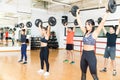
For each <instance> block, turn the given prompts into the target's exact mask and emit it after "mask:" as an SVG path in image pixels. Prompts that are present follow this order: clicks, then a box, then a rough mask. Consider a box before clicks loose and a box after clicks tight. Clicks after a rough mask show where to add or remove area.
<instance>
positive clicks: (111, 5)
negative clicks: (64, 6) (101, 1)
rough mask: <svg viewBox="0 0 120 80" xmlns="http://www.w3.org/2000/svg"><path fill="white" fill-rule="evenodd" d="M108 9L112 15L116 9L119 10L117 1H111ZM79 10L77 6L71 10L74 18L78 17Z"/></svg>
mask: <svg viewBox="0 0 120 80" xmlns="http://www.w3.org/2000/svg"><path fill="white" fill-rule="evenodd" d="M107 7H108V10H107V11H109V12H111V13H114V12H115V11H116V8H117V4H116V1H115V0H109V1H108V6H107ZM77 9H79V7H78V6H76V5H74V6H73V7H72V8H71V10H70V12H71V14H72V15H73V16H74V17H76V12H77Z"/></svg>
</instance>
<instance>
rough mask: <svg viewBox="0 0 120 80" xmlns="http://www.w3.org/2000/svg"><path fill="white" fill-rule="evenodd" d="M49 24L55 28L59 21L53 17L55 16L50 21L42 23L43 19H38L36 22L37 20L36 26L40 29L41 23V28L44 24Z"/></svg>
mask: <svg viewBox="0 0 120 80" xmlns="http://www.w3.org/2000/svg"><path fill="white" fill-rule="evenodd" d="M47 22H48V24H49V25H50V26H55V25H56V23H57V20H56V18H55V17H53V16H52V17H50V18H49V19H48V21H45V22H42V20H41V19H36V20H35V25H36V26H37V27H39V23H41V26H42V24H43V23H47Z"/></svg>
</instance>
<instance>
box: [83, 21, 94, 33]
mask: <svg viewBox="0 0 120 80" xmlns="http://www.w3.org/2000/svg"><path fill="white" fill-rule="evenodd" d="M86 23H88V25H90V24H91V25H92V26H93V27H92V31H91V32H90V33H92V32H93V31H94V30H95V27H94V26H95V22H94V20H93V19H88V20H86ZM87 32H88V30H86V33H87ZM86 33H85V34H86Z"/></svg>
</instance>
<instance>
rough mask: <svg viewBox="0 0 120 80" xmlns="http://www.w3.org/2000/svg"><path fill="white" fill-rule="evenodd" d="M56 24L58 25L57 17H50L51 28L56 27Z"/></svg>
mask: <svg viewBox="0 0 120 80" xmlns="http://www.w3.org/2000/svg"><path fill="white" fill-rule="evenodd" d="M56 23H57V21H56V18H55V17H50V18H49V19H48V24H49V25H50V26H55V25H56Z"/></svg>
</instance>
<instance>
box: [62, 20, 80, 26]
mask: <svg viewBox="0 0 120 80" xmlns="http://www.w3.org/2000/svg"><path fill="white" fill-rule="evenodd" d="M65 23H67V24H68V23H74V25H75V26H77V25H78V22H77V19H75V20H74V22H67V21H66V20H64V21H63V22H62V24H63V25H64V26H65Z"/></svg>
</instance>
